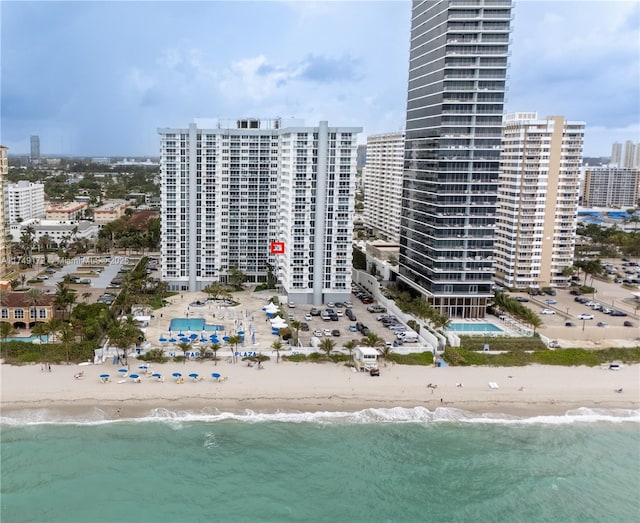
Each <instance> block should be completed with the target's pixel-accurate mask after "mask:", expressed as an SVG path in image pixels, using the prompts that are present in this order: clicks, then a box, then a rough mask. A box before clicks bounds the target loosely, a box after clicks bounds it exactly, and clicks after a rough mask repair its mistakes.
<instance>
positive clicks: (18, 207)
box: [6, 180, 44, 223]
mask: <svg viewBox="0 0 640 523" xmlns="http://www.w3.org/2000/svg"><path fill="white" fill-rule="evenodd" d="M6 206H7V210H6V212H7V217H8V219H9V223H20V222H23V221H27V220H33V219H37V218H44V184H42V183H32V182H28V181H26V180H21V181H19V182H17V183H10V184H9V185H7V188H6Z"/></svg>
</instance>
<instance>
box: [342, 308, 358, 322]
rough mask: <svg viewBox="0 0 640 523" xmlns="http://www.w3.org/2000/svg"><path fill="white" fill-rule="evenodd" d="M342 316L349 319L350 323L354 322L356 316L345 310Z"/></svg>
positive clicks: (349, 310)
mask: <svg viewBox="0 0 640 523" xmlns="http://www.w3.org/2000/svg"><path fill="white" fill-rule="evenodd" d="M344 315H345V316H346V317H347V318H349V319H350V320H351V321H356V315H355V314H354V313H353V311H352V310H351V309H346V310H345V311H344Z"/></svg>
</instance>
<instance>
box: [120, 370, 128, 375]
mask: <svg viewBox="0 0 640 523" xmlns="http://www.w3.org/2000/svg"><path fill="white" fill-rule="evenodd" d="M118 372H119V373H120V374H126V373H127V372H129V370H128V369H118Z"/></svg>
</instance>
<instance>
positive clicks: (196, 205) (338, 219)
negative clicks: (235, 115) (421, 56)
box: [159, 119, 362, 305]
mask: <svg viewBox="0 0 640 523" xmlns="http://www.w3.org/2000/svg"><path fill="white" fill-rule="evenodd" d="M361 131H362V129H361V128H355V127H329V126H328V124H327V122H320V123H319V125H318V126H317V127H303V126H302V125H301V124H300V122H297V123H295V122H294V123H290V124H285V125H283V121H281V120H280V119H275V120H258V119H243V120H237V121H234V122H229V123H225V122H218V123H217V124H215V125H213V126H210V128H200V127H198V124H196V123H193V124H191V125H189V127H188V128H186V129H160V130H159V132H160V135H161V200H162V215H163V217H164V219H163V222H162V240H161V250H162V278H163V280H165V281H166V282H167V283H168V285H169V288H170V289H175V290H201V289H203V288H204V287H206V286H207V285H208V284H210V283H212V282H218V281H220V282H225V281H229V276H230V274H232V273H233V271H234V268H237V269H239V270H240V271H242V272H243V273H244V274H245V275H246V276H248V278H249V282H252V283H259V282H265V281H266V280H267V276H268V274H269V271H270V269H269V267H271V268H272V271H273V273H274V274H275V275H276V277H277V278H278V282H279V285H280V288H281V291H282V292H283V293H284V294H286V295H287V296H288V299H289V300H290V301H294V302H296V303H308V304H315V305H320V304H322V303H323V302H324V301H335V300H344V299H347V297H348V295H349V293H350V291H351V264H352V263H351V262H352V234H353V213H354V193H355V172H356V144H357V134H358V133H359V132H361Z"/></svg>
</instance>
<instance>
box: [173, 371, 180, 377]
mask: <svg viewBox="0 0 640 523" xmlns="http://www.w3.org/2000/svg"><path fill="white" fill-rule="evenodd" d="M172 376H173V377H174V378H182V374H180V373H179V372H174V373H173V374H172Z"/></svg>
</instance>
